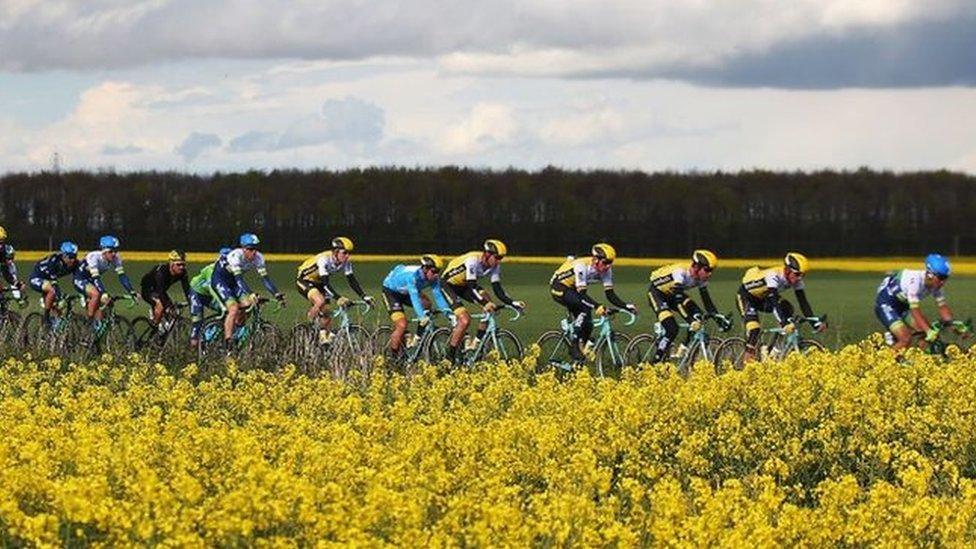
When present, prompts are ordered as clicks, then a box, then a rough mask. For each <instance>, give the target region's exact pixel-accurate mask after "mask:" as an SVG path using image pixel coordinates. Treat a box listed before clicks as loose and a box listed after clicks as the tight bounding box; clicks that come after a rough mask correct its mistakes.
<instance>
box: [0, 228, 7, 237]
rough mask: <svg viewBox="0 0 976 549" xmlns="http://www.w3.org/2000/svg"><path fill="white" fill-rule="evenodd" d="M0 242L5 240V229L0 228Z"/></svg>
mask: <svg viewBox="0 0 976 549" xmlns="http://www.w3.org/2000/svg"><path fill="white" fill-rule="evenodd" d="M0 240H7V229H4V228H3V227H0Z"/></svg>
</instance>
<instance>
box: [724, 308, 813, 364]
mask: <svg viewBox="0 0 976 549" xmlns="http://www.w3.org/2000/svg"><path fill="white" fill-rule="evenodd" d="M824 322H827V316H826V315H824V316H822V317H817V316H794V317H792V318H790V319H789V323H791V324H793V325H794V326H795V329H794V330H792V331H791V332H789V333H787V331H786V330H785V329H784V328H782V327H779V326H777V327H774V328H764V329H763V331H762V334H763V335H762V337H760V343H759V347H758V349H757V352H756V357H755V359H756V360H773V361H778V360H783V359H784V358H785V357H786V356H787V355H789V354H790V353H802V354H806V353H809V352H811V351H825V350H826V347H824V345H823V343H820V342H819V341H817V340H816V339H810V338H805V337H802V335H801V328H802V326H803V325H805V324H807V325H813V324H818V323H824ZM745 353H746V340H745V339H744V338H742V337H738V336H733V337H729V338H726V340H725V341H724V342H722V344H721V345H720V346H719V348H718V350H717V351H716V357H715V360H716V364H717V366H716V368H721V369H722V371H724V368H726V363H728V365H730V366H731V367H732V368H735V369H736V370H741V369H742V367H743V366H744V361H745Z"/></svg>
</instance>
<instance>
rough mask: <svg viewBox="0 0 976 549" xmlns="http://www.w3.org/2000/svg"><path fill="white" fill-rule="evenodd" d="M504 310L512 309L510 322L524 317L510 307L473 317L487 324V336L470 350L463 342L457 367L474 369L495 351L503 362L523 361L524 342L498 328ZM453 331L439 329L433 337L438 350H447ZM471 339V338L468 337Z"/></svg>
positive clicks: (507, 331) (459, 350)
mask: <svg viewBox="0 0 976 549" xmlns="http://www.w3.org/2000/svg"><path fill="white" fill-rule="evenodd" d="M502 309H510V310H511V311H513V314H512V316H511V317H510V318H509V319H508V321H509V322H516V321H518V319H519V318H521V317H522V312H521V311H519V310H518V309H516V308H515V307H511V306H508V305H502V306H500V307H498V308H497V309H495V311H494V312H491V313H485V312H482V313H475V314H472V315H471V318H472V319H473V320H476V321H478V322H479V323H480V322H484V323H485V334H484V336H483V337H482V338H481V339H479V340H477V342H476V343H475V345H473V346H471V347H470V348H468V346H467V345H466V344H465V343H464V342H462V344H461V348H460V349H458V357H457V360H456V361H455V364H456V365H457V366H462V367H465V368H471V367H473V366H474V365H475V364H476V363H477V362H478V361H481V360H484V359H485V358H486V357H487V356H488V355H489V353H492V352H494V351H497V352H498V358H500V359H501V360H511V359H521V358H522V355H523V353H524V347H523V346H522V342H521V341H520V340H519V338H518V336H516V335H515V334H514V333H512V332H511V331H509V330H506V329H504V328H499V327H498V318H497V317H498V313H499V312H500V311H501V310H502ZM451 332H452V330H451V329H449V328H438V329H437V331H436V332H434V334H433V335H432V336H431V337H432V339H433V341H434V343H432V345H434V346H435V347H437V348H445V349H446V348H447V346H448V344H449V343H450V339H451ZM467 337H470V336H467Z"/></svg>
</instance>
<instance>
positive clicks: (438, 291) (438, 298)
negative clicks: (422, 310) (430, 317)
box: [431, 280, 451, 314]
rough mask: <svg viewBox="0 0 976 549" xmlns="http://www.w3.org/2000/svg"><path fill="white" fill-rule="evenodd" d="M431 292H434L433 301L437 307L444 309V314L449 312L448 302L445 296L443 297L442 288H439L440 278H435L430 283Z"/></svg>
mask: <svg viewBox="0 0 976 549" xmlns="http://www.w3.org/2000/svg"><path fill="white" fill-rule="evenodd" d="M431 293H432V294H434V302H435V303H437V308H438V309H440V310H441V311H444V313H445V314H451V305H450V304H448V302H447V298H446V297H444V289H443V288H441V281H440V280H436V281H434V283H433V284H431Z"/></svg>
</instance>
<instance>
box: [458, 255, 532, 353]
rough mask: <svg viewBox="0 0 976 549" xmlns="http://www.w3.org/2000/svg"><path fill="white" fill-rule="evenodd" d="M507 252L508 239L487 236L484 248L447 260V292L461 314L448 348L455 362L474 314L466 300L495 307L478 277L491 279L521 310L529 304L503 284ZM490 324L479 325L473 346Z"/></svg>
mask: <svg viewBox="0 0 976 549" xmlns="http://www.w3.org/2000/svg"><path fill="white" fill-rule="evenodd" d="M507 253H508V247H507V246H505V243H504V242H502V241H501V240H496V239H493V238H490V239H488V240H485V242H484V244H483V245H482V250H481V251H473V252H468V253H466V254H464V255H459V256H457V257H455V258H454V259H452V260H451V261H450V262H449V263H448V264H447V268H446V269H445V270H444V276H443V277H442V279H443V281H444V284H443V287H444V293H445V294H446V295H447V297H448V298H449V300H450V305H451V309H452V310H453V311H454V315H455V317H456V318H457V325H456V326H455V327H454V332H453V333H452V334H451V340H450V343H449V346H448V350H447V354H448V356H447V358H448V360H450V361H451V362H453V361H454V360H455V359H456V357H457V350H458V346H459V345H460V343H461V338H463V337H464V334H465V332H467V330H468V326H469V325H470V324H471V315H469V314H468V311H467V310H466V309H465V308H464V302H465V301H467V302H468V303H477V304H478V305H481V307H482V309H484V311H485V312H486V313H490V312H492V311H494V310H495V304H494V303H493V302H492V301H491V298H489V297H488V295H487V294H486V293H485V291H484V290H483V289H482V288H481V287H480V286H478V278H480V277H487V278H488V279H489V280H490V281H491V288H492V291H493V292H494V293H495V297H497V298H498V300H499V301H501V302H502V303H504V304H506V305H508V306H511V307H515V308H516V309H519V310H521V309H524V308H525V303H524V302H522V301H513V300H512V298H510V297H509V296H508V294H507V293H505V289H504V288H502V273H501V262H502V260H503V259H505V255H506V254H507ZM487 327H488V325H487V323H485V322H482V323H481V324H479V325H478V332H477V335H476V336H475V339H474V340H473V341H471V347H472V348H474V347H477V345H478V342H479V341H480V340H481V338H482V337H484V335H485V330H487Z"/></svg>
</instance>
